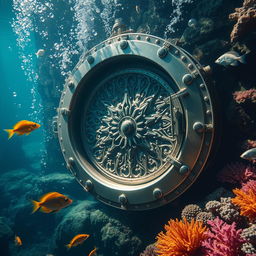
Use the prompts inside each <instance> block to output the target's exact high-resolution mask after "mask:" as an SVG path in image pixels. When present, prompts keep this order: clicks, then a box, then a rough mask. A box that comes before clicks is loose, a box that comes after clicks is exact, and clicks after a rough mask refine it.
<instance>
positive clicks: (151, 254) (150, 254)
mask: <svg viewBox="0 0 256 256" xmlns="http://www.w3.org/2000/svg"><path fill="white" fill-rule="evenodd" d="M155 250H156V247H155V245H154V244H150V245H148V246H147V247H146V249H145V250H144V251H143V252H142V253H141V254H140V256H157V254H156V251H155Z"/></svg>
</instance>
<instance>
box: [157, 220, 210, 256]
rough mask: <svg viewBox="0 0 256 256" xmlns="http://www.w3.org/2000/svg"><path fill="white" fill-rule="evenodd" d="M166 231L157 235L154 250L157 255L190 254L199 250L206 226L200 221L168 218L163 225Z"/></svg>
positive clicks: (183, 255) (182, 255) (180, 255)
mask: <svg viewBox="0 0 256 256" xmlns="http://www.w3.org/2000/svg"><path fill="white" fill-rule="evenodd" d="M164 228H165V231H166V233H163V232H160V233H159V234H158V235H157V242H156V248H157V249H156V252H157V255H159V256H190V255H194V254H195V253H197V252H199V251H200V249H201V242H202V240H203V239H205V238H206V236H207V235H206V233H205V231H206V230H207V228H206V227H205V226H203V223H202V222H200V221H195V220H194V219H192V221H191V222H188V221H187V220H186V219H183V220H181V221H179V220H178V219H176V220H172V219H171V220H170V221H169V222H168V224H167V225H165V227H164Z"/></svg>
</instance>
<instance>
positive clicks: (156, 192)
mask: <svg viewBox="0 0 256 256" xmlns="http://www.w3.org/2000/svg"><path fill="white" fill-rule="evenodd" d="M153 195H154V197H155V198H157V199H159V198H161V197H162V196H163V193H162V190H161V189H159V188H155V189H154V190H153Z"/></svg>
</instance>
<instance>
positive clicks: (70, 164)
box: [67, 157, 75, 170]
mask: <svg viewBox="0 0 256 256" xmlns="http://www.w3.org/2000/svg"><path fill="white" fill-rule="evenodd" d="M74 164H75V160H74V158H73V157H69V159H68V163H67V168H68V169H69V170H71V168H72V167H73V166H74Z"/></svg>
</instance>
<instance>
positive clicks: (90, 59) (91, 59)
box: [87, 55, 94, 64]
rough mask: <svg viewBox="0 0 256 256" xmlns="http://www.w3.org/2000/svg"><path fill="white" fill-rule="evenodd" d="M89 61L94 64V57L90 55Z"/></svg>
mask: <svg viewBox="0 0 256 256" xmlns="http://www.w3.org/2000/svg"><path fill="white" fill-rule="evenodd" d="M87 61H88V63H89V64H92V63H93V62H94V58H93V57H92V56H91V55H89V56H88V57H87Z"/></svg>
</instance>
